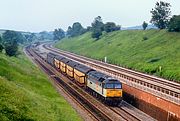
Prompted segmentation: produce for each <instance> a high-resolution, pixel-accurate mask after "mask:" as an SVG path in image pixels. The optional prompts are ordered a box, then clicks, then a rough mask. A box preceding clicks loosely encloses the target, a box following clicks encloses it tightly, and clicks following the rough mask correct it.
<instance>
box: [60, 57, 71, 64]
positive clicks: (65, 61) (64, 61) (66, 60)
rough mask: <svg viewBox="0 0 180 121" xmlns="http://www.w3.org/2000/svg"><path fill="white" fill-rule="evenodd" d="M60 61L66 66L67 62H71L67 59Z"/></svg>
mask: <svg viewBox="0 0 180 121" xmlns="http://www.w3.org/2000/svg"><path fill="white" fill-rule="evenodd" d="M60 61H61V62H63V63H65V64H66V63H67V62H69V61H71V60H69V59H67V58H63V59H61V60H60Z"/></svg>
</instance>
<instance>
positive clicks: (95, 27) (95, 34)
mask: <svg viewBox="0 0 180 121" xmlns="http://www.w3.org/2000/svg"><path fill="white" fill-rule="evenodd" d="M91 25H92V38H96V39H99V37H100V36H101V35H102V31H103V30H104V23H103V21H102V18H101V16H98V17H96V18H95V19H94V21H93V23H92V24H91Z"/></svg>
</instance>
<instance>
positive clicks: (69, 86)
mask: <svg viewBox="0 0 180 121" xmlns="http://www.w3.org/2000/svg"><path fill="white" fill-rule="evenodd" d="M28 52H29V53H30V56H32V57H33V58H34V59H35V60H36V62H37V63H38V65H40V66H41V68H43V70H45V71H46V72H47V73H49V75H55V76H53V78H54V80H55V81H56V83H57V84H58V85H61V86H62V88H63V89H64V90H66V91H67V92H68V94H69V95H71V96H72V97H74V99H75V100H76V101H77V102H79V103H80V104H81V106H83V107H84V108H85V109H86V110H87V111H88V112H89V113H90V114H91V115H93V116H94V119H96V120H108V121H111V120H122V121H123V120H126V121H140V120H146V119H152V118H149V117H146V118H144V117H143V118H142V117H141V118H138V116H135V115H132V114H130V113H128V111H125V110H123V109H120V108H118V107H108V106H105V105H104V104H102V103H101V102H99V101H98V100H96V99H94V98H93V97H92V96H91V95H89V94H88V93H87V92H85V91H84V90H82V88H80V87H78V86H77V85H76V84H75V83H73V82H72V81H68V78H67V77H65V76H63V75H62V74H58V75H57V73H59V72H57V70H55V69H54V68H52V67H51V66H50V65H49V64H47V63H46V62H45V61H44V58H43V57H41V56H39V55H38V54H37V53H36V52H33V51H28ZM62 80H63V81H62ZM65 80H66V81H65ZM77 97H78V98H77Z"/></svg>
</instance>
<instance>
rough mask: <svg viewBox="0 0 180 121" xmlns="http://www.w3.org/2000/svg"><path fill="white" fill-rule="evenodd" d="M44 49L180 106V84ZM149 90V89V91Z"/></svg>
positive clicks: (48, 46) (50, 48) (47, 47)
mask: <svg viewBox="0 0 180 121" xmlns="http://www.w3.org/2000/svg"><path fill="white" fill-rule="evenodd" d="M43 48H44V49H46V50H49V51H52V52H55V53H58V54H61V55H63V56H66V57H69V58H71V59H73V60H76V61H78V62H81V63H82V64H85V65H88V66H90V67H93V68H95V69H96V70H99V71H102V72H104V73H107V74H109V75H111V76H114V77H116V78H118V79H120V80H122V82H123V83H125V84H127V85H128V84H130V85H131V86H133V85H134V86H135V87H136V88H140V89H143V91H147V92H149V93H151V94H153V95H156V96H158V97H160V98H163V99H165V100H168V101H170V102H173V103H175V104H178V105H180V84H179V83H176V82H171V81H169V80H165V79H161V78H157V77H154V76H150V75H147V74H143V73H140V72H135V71H132V70H129V69H125V68H122V67H118V66H115V65H112V64H107V63H104V62H101V61H97V60H93V59H89V58H87V57H83V56H79V55H76V54H73V53H70V52H66V51H61V50H58V49H55V48H52V46H51V45H50V44H44V45H43ZM147 88H148V89H147Z"/></svg>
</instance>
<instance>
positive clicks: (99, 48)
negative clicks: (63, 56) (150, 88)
mask: <svg viewBox="0 0 180 121" xmlns="http://www.w3.org/2000/svg"><path fill="white" fill-rule="evenodd" d="M55 47H57V48H60V49H62V50H67V51H70V52H74V53H77V54H80V55H83V56H87V57H91V58H94V59H98V60H104V57H107V61H108V63H112V64H116V65H120V66H123V67H127V68H130V69H133V70H138V71H141V72H145V73H148V74H153V75H156V76H160V77H163V78H166V79H170V80H179V81H180V33H176V32H174V33H170V32H167V31H166V30H145V31H143V30H123V31H116V32H112V33H104V34H103V35H102V37H101V38H100V39H99V40H95V39H92V38H91V33H85V34H83V35H81V36H78V37H74V38H65V39H63V40H60V41H58V42H57V43H56V44H55Z"/></svg>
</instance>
